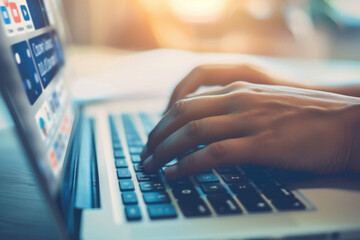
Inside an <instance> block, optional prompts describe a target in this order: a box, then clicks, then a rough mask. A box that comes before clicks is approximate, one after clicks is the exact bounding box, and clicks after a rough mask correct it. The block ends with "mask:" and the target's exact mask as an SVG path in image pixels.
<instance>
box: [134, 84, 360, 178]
mask: <svg viewBox="0 0 360 240" xmlns="http://www.w3.org/2000/svg"><path fill="white" fill-rule="evenodd" d="M359 120H360V99H358V98H354V97H348V96H343V95H339V94H332V93H327V92H322V91H314V90H307V89H299V88H294V87H286V86H277V85H275V86H272V85H264V84H251V83H247V82H233V83H232V84H229V85H226V86H225V87H222V88H219V89H217V90H212V91H209V92H206V93H202V94H198V95H196V94H193V95H192V96H191V97H188V98H187V99H182V100H179V101H176V103H175V104H174V105H173V106H172V107H171V108H170V110H169V111H168V112H167V113H166V114H165V115H164V117H163V118H162V119H161V121H160V122H159V123H158V124H157V126H156V127H155V128H154V130H153V131H152V132H151V133H150V135H149V139H148V143H147V145H146V147H145V148H144V151H143V152H142V154H141V157H142V159H143V160H144V161H143V164H144V168H145V169H146V170H148V171H154V170H157V169H159V168H160V167H162V166H164V165H165V164H166V163H167V162H169V161H171V160H172V159H174V158H175V157H177V156H179V155H180V154H182V153H184V152H187V151H188V150H191V149H193V148H195V147H196V146H199V145H206V147H204V148H202V149H200V150H198V151H196V152H194V153H192V154H189V155H187V156H186V157H184V158H183V159H181V160H180V161H178V163H177V164H175V165H173V166H171V167H168V168H167V169H166V171H165V175H166V177H167V178H169V179H174V178H179V177H182V176H185V175H189V174H193V173H195V172H198V171H204V170H207V169H211V168H215V167H219V166H226V165H235V164H236V165H241V164H255V165H261V166H269V167H277V168H282V169H289V170H299V171H309V172H315V173H336V172H342V171H345V170H352V171H360V166H359V162H358V160H357V159H358V157H359V155H360V154H359V150H358V149H359V146H360V141H359V135H360V134H359V133H358V132H359V130H358V126H360V123H359Z"/></svg>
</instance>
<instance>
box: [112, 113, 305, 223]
mask: <svg viewBox="0 0 360 240" xmlns="http://www.w3.org/2000/svg"><path fill="white" fill-rule="evenodd" d="M133 116H134V115H131V114H122V115H121V121H122V124H123V129H124V133H125V139H126V144H127V150H128V155H129V156H130V159H128V160H129V161H128V160H127V157H126V155H127V154H125V149H126V148H124V144H125V142H123V141H121V139H120V136H119V132H118V129H117V127H116V123H115V117H114V116H109V124H110V131H111V138H112V144H113V150H114V159H115V166H116V173H117V177H118V182H119V189H120V192H121V198H122V203H123V206H124V212H125V216H126V219H127V220H128V221H139V220H141V219H142V218H143V217H144V215H145V214H147V215H148V216H149V218H150V219H152V220H156V219H169V218H176V217H178V216H179V215H181V214H182V215H183V216H185V217H201V216H212V215H214V216H215V215H218V216H222V215H234V214H238V215H241V214H253V213H274V212H281V211H295V210H296V211H299V210H305V209H306V206H305V205H304V203H302V202H301V201H300V200H299V199H298V198H297V197H296V196H295V195H294V194H293V193H292V192H291V191H290V190H289V189H287V188H286V187H285V186H284V185H283V184H281V183H280V182H279V181H278V180H277V179H276V178H275V177H273V176H272V174H271V170H269V169H267V168H262V167H255V166H232V167H220V168H217V169H212V170H209V171H205V172H201V173H198V174H195V175H193V176H190V177H186V178H183V179H178V180H173V181H168V180H167V179H166V178H165V177H164V174H163V171H164V169H165V168H166V167H167V166H170V165H171V164H174V163H176V161H177V160H173V161H172V162H170V163H168V164H167V165H166V166H165V167H163V168H162V169H161V170H159V171H158V172H155V173H146V172H144V170H143V167H142V165H141V163H140V161H141V159H140V152H141V151H142V147H143V142H142V139H141V137H140V135H139V132H138V129H137V128H136V125H135V124H134V121H133V120H134V118H133ZM138 117H139V119H140V122H141V123H142V124H143V129H144V130H145V132H146V133H149V132H150V131H151V129H152V128H153V127H154V124H153V122H152V120H151V117H150V116H149V115H147V114H146V113H140V114H139V115H138ZM201 147H203V146H199V148H201ZM193 151H195V150H193ZM187 154H189V153H187ZM180 158H181V157H179V159H180ZM130 168H133V169H134V171H133V172H134V173H135V174H132V173H131V171H130V170H129V169H130ZM135 185H138V186H139V189H140V191H141V194H140V193H138V192H136V191H135ZM170 195H172V196H173V198H171V197H170ZM139 198H142V199H143V201H144V203H145V204H146V208H147V213H145V212H142V211H141V208H140V207H139ZM171 199H176V200H175V201H172V200H171ZM176 205H177V206H178V208H176V207H175V206H176ZM177 209H180V211H177Z"/></svg>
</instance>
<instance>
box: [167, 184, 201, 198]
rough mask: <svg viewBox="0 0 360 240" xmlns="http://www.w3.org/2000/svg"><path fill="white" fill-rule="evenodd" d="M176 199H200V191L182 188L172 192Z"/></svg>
mask: <svg viewBox="0 0 360 240" xmlns="http://www.w3.org/2000/svg"><path fill="white" fill-rule="evenodd" d="M172 192H173V194H174V196H175V198H177V199H185V200H192V199H198V198H199V197H200V195H199V193H198V191H197V190H196V189H195V188H194V187H193V186H182V187H178V188H175V189H173V190H172Z"/></svg>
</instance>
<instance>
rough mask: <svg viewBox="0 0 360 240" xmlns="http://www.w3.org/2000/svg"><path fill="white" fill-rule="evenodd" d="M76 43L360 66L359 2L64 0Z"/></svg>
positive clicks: (343, 0)
mask: <svg viewBox="0 0 360 240" xmlns="http://www.w3.org/2000/svg"><path fill="white" fill-rule="evenodd" d="M63 3H64V8H65V14H66V16H67V20H68V25H69V30H70V33H71V37H72V41H73V43H75V44H79V45H96V46H108V47H115V48H120V49H129V50H147V49H156V48H175V49H184V50H192V51H198V52H231V53H244V54H255V55H263V56H277V57H292V58H306V59H323V58H327V59H328V58H331V59H352V60H358V59H360V44H359V42H360V2H359V1H357V0H106V1H97V0H82V1H73V0H64V1H63Z"/></svg>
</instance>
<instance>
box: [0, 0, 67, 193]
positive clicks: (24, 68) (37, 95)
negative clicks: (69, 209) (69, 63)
mask: <svg viewBox="0 0 360 240" xmlns="http://www.w3.org/2000/svg"><path fill="white" fill-rule="evenodd" d="M54 9H55V5H54V4H52V2H51V1H48V0H0V15H1V17H0V18H1V20H0V22H1V24H0V45H1V51H0V52H1V57H0V58H1V63H0V64H1V88H2V93H3V94H4V97H5V99H6V100H7V102H8V105H9V108H10V110H11V111H12V113H13V116H14V119H15V122H16V123H17V126H19V128H18V129H20V135H22V138H23V141H24V142H25V144H26V146H27V149H28V152H29V151H30V155H31V158H32V159H33V162H35V164H36V165H37V167H38V169H39V170H40V173H41V174H42V175H43V177H44V178H45V180H46V183H47V185H48V188H49V190H50V193H52V194H54V193H55V192H56V190H57V188H58V185H59V179H60V175H61V169H62V166H63V164H64V157H65V151H66V148H67V145H68V142H69V137H70V132H71V128H72V125H73V110H72V109H71V103H70V101H69V99H70V98H69V94H68V91H67V86H66V81H65V79H64V64H65V59H64V54H63V50H62V46H61V43H60V37H59V35H58V32H57V26H58V24H61V23H58V22H56V21H55V19H56V16H55V15H56V14H57V13H56V11H54Z"/></svg>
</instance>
